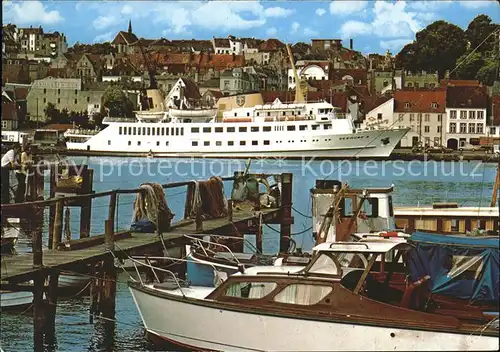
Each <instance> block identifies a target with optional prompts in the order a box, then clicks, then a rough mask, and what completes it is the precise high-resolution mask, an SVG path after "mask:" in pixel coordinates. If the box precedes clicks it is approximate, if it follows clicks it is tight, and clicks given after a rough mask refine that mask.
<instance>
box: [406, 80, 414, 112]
mask: <svg viewBox="0 0 500 352" xmlns="http://www.w3.org/2000/svg"><path fill="white" fill-rule="evenodd" d="M406 86H407V87H408V88H411V87H413V84H412V83H411V82H408V84H407V85H406ZM408 107H409V105H408ZM405 108H406V105H405Z"/></svg>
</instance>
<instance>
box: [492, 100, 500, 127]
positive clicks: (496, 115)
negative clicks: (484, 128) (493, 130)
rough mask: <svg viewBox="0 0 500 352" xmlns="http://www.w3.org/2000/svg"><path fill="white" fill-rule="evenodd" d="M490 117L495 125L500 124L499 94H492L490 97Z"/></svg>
mask: <svg viewBox="0 0 500 352" xmlns="http://www.w3.org/2000/svg"><path fill="white" fill-rule="evenodd" d="M491 117H492V119H491V120H492V121H491V122H493V124H494V125H495V126H498V125H500V95H494V96H493V97H492V98H491Z"/></svg>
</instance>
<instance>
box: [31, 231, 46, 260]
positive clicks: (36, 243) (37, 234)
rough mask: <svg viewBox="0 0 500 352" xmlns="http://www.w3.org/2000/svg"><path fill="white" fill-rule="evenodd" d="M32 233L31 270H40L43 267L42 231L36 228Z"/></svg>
mask: <svg viewBox="0 0 500 352" xmlns="http://www.w3.org/2000/svg"><path fill="white" fill-rule="evenodd" d="M32 233H33V235H32V242H31V249H32V252H33V268H41V267H42V266H43V252H42V230H41V229H38V228H37V229H35V230H34V231H33V232H32Z"/></svg>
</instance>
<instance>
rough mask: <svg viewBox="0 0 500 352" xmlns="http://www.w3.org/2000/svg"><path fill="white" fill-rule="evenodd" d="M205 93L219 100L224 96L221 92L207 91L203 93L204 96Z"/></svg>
mask: <svg viewBox="0 0 500 352" xmlns="http://www.w3.org/2000/svg"><path fill="white" fill-rule="evenodd" d="M206 93H210V94H212V96H213V97H214V98H215V99H219V98H222V97H223V96H224V94H222V92H221V91H220V90H213V89H207V91H206V92H205V94H206Z"/></svg>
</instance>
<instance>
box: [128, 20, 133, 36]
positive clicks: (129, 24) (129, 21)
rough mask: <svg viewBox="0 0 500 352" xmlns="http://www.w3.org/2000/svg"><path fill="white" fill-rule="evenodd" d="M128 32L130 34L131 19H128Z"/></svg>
mask: <svg viewBox="0 0 500 352" xmlns="http://www.w3.org/2000/svg"><path fill="white" fill-rule="evenodd" d="M128 32H129V33H130V34H132V20H128Z"/></svg>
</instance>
